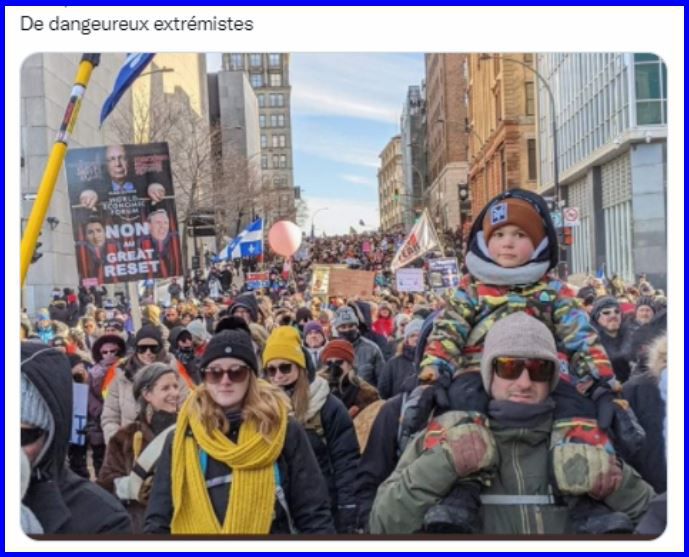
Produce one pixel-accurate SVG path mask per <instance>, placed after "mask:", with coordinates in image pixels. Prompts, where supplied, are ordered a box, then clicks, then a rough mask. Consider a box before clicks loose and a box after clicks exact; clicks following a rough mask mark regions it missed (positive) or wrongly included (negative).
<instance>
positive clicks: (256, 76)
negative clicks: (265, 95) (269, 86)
mask: <svg viewBox="0 0 689 557" xmlns="http://www.w3.org/2000/svg"><path fill="white" fill-rule="evenodd" d="M249 80H250V82H251V86H252V87H263V76H262V75H261V74H260V73H252V74H251V77H250V78H249Z"/></svg>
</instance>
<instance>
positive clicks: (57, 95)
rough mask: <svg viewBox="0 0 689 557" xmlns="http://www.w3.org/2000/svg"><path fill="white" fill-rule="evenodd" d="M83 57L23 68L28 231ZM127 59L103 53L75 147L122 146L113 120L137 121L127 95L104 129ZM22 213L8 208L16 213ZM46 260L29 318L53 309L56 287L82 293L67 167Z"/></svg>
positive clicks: (36, 60) (32, 282)
mask: <svg viewBox="0 0 689 557" xmlns="http://www.w3.org/2000/svg"><path fill="white" fill-rule="evenodd" d="M80 58H81V55H79V54H58V53H44V54H32V55H31V56H29V57H28V58H27V59H26V60H24V64H23V65H22V69H21V90H20V95H21V115H20V118H21V130H20V140H21V163H20V164H21V172H20V184H21V193H22V201H21V209H20V218H21V228H22V230H23V229H24V227H25V225H26V222H27V220H28V218H29V215H30V214H31V209H32V207H33V204H34V203H35V196H36V193H37V191H38V186H39V184H40V182H41V178H42V176H43V172H44V170H45V165H46V161H47V160H48V156H49V154H50V152H51V149H52V146H53V143H54V141H55V137H56V135H57V132H58V130H59V128H60V124H61V123H62V118H63V116H64V110H65V108H66V107H67V102H68V101H69V97H70V94H71V90H72V80H73V79H74V76H75V75H76V71H77V67H78V66H79V60H80ZM124 59H125V55H124V54H103V55H102V56H101V59H100V64H99V65H98V68H97V69H96V70H95V71H94V72H93V74H92V76H91V80H90V82H89V86H88V90H87V92H86V95H84V98H83V101H82V103H81V108H80V110H79V116H78V119H77V123H76V126H75V127H74V131H73V133H72V134H71V136H70V139H69V147H70V148H79V147H93V146H96V145H105V144H108V143H112V142H117V141H119V137H118V134H116V133H115V131H114V130H113V128H112V120H113V118H118V117H119V119H120V121H126V122H131V93H129V92H128V93H126V94H125V95H124V97H123V98H122V99H121V100H120V103H119V104H118V106H117V108H116V109H115V111H114V112H113V114H112V115H111V117H110V118H109V119H108V120H106V122H105V124H104V125H103V127H100V125H99V116H100V110H101V107H102V106H103V101H104V100H105V99H106V97H107V96H108V95H109V94H110V91H111V90H112V84H113V83H114V81H115V77H116V76H117V73H118V72H119V70H120V68H121V66H122V62H123V61H124ZM14 210H16V208H14V207H11V208H8V214H9V212H10V211H14ZM38 241H39V242H40V243H41V244H42V245H41V247H40V248H39V249H38V250H37V251H38V252H39V253H40V254H42V257H40V259H38V261H36V262H35V263H32V264H31V266H30V267H29V272H28V274H27V277H26V282H25V284H24V287H23V288H22V306H23V307H25V308H26V309H27V310H28V312H29V315H34V314H35V312H36V311H37V310H38V309H39V308H40V307H43V306H47V305H48V304H49V303H50V302H51V301H52V298H51V296H50V294H51V292H52V290H53V288H54V287H58V288H64V287H69V288H76V286H77V285H78V284H79V277H78V274H77V261H76V253H75V251H74V237H73V234H72V213H71V209H70V204H69V197H68V195H67V180H66V174H65V172H64V167H63V169H61V171H60V172H59V173H58V177H57V182H56V184H55V191H54V192H53V196H52V198H51V200H50V205H49V206H48V214H47V218H46V221H45V222H44V223H43V227H42V229H41V236H40V237H39V240H38Z"/></svg>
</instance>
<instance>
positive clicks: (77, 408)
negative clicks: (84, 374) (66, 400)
mask: <svg viewBox="0 0 689 557" xmlns="http://www.w3.org/2000/svg"><path fill="white" fill-rule="evenodd" d="M88 400H89V386H88V385H87V384H85V383H72V434H71V436H70V438H69V442H70V443H72V444H73V445H81V446H82V447H83V446H84V445H85V444H86V435H85V434H84V429H85V428H86V420H87V418H88Z"/></svg>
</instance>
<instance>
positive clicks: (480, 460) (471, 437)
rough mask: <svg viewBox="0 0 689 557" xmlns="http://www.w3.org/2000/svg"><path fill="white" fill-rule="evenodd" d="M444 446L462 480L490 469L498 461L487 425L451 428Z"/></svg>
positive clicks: (472, 423) (476, 424) (473, 423)
mask: <svg viewBox="0 0 689 557" xmlns="http://www.w3.org/2000/svg"><path fill="white" fill-rule="evenodd" d="M443 446H444V447H445V449H446V450H447V451H448V453H449V455H450V457H451V459H452V462H453V464H454V467H455V471H456V472H457V475H458V476H459V477H460V478H465V477H467V476H470V475H472V474H475V473H476V472H479V471H481V470H485V469H488V468H490V467H492V466H494V465H495V463H496V461H497V449H496V445H495V439H494V438H493V434H492V433H491V432H490V430H489V429H488V427H486V425H485V423H483V424H482V423H477V422H470V423H461V424H459V425H456V426H453V427H451V428H450V429H448V430H447V434H446V437H445V440H444V442H443Z"/></svg>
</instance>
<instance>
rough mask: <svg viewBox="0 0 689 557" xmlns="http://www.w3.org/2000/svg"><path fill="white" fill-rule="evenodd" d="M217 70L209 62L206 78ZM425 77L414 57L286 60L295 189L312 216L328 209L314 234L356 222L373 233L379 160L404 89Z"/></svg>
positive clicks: (214, 58) (395, 127)
mask: <svg viewBox="0 0 689 557" xmlns="http://www.w3.org/2000/svg"><path fill="white" fill-rule="evenodd" d="M216 64H217V65H216ZM218 67H219V56H218V55H209V61H208V68H209V71H216V70H217V69H218ZM423 78H424V63H423V54H420V53H405V54H387V53H367V54H351V53H345V54H292V55H291V58H290V80H291V85H292V142H293V152H294V183H295V185H298V186H301V188H302V191H303V192H304V199H305V200H306V201H307V203H308V205H309V209H310V211H311V212H312V213H313V212H315V211H316V210H318V209H319V208H321V207H328V210H327V211H322V212H319V214H318V215H317V216H316V217H315V226H316V231H317V233H320V231H321V230H325V232H326V233H327V234H341V233H346V232H347V231H348V230H349V227H350V226H351V225H354V226H355V228H357V229H359V230H360V229H361V227H360V226H359V224H358V223H359V219H363V220H364V222H365V223H366V225H367V227H371V226H378V221H379V215H378V178H377V169H378V165H379V162H380V159H379V158H378V155H379V154H380V152H381V151H382V150H383V148H384V147H385V145H386V144H387V142H388V141H389V139H390V138H391V137H392V136H394V135H396V134H398V133H399V122H400V116H401V113H402V105H403V103H404V99H405V97H406V93H407V88H408V87H409V86H410V85H420V84H421V81H422V80H423ZM308 227H310V220H309V225H308ZM308 227H307V228H308Z"/></svg>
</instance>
